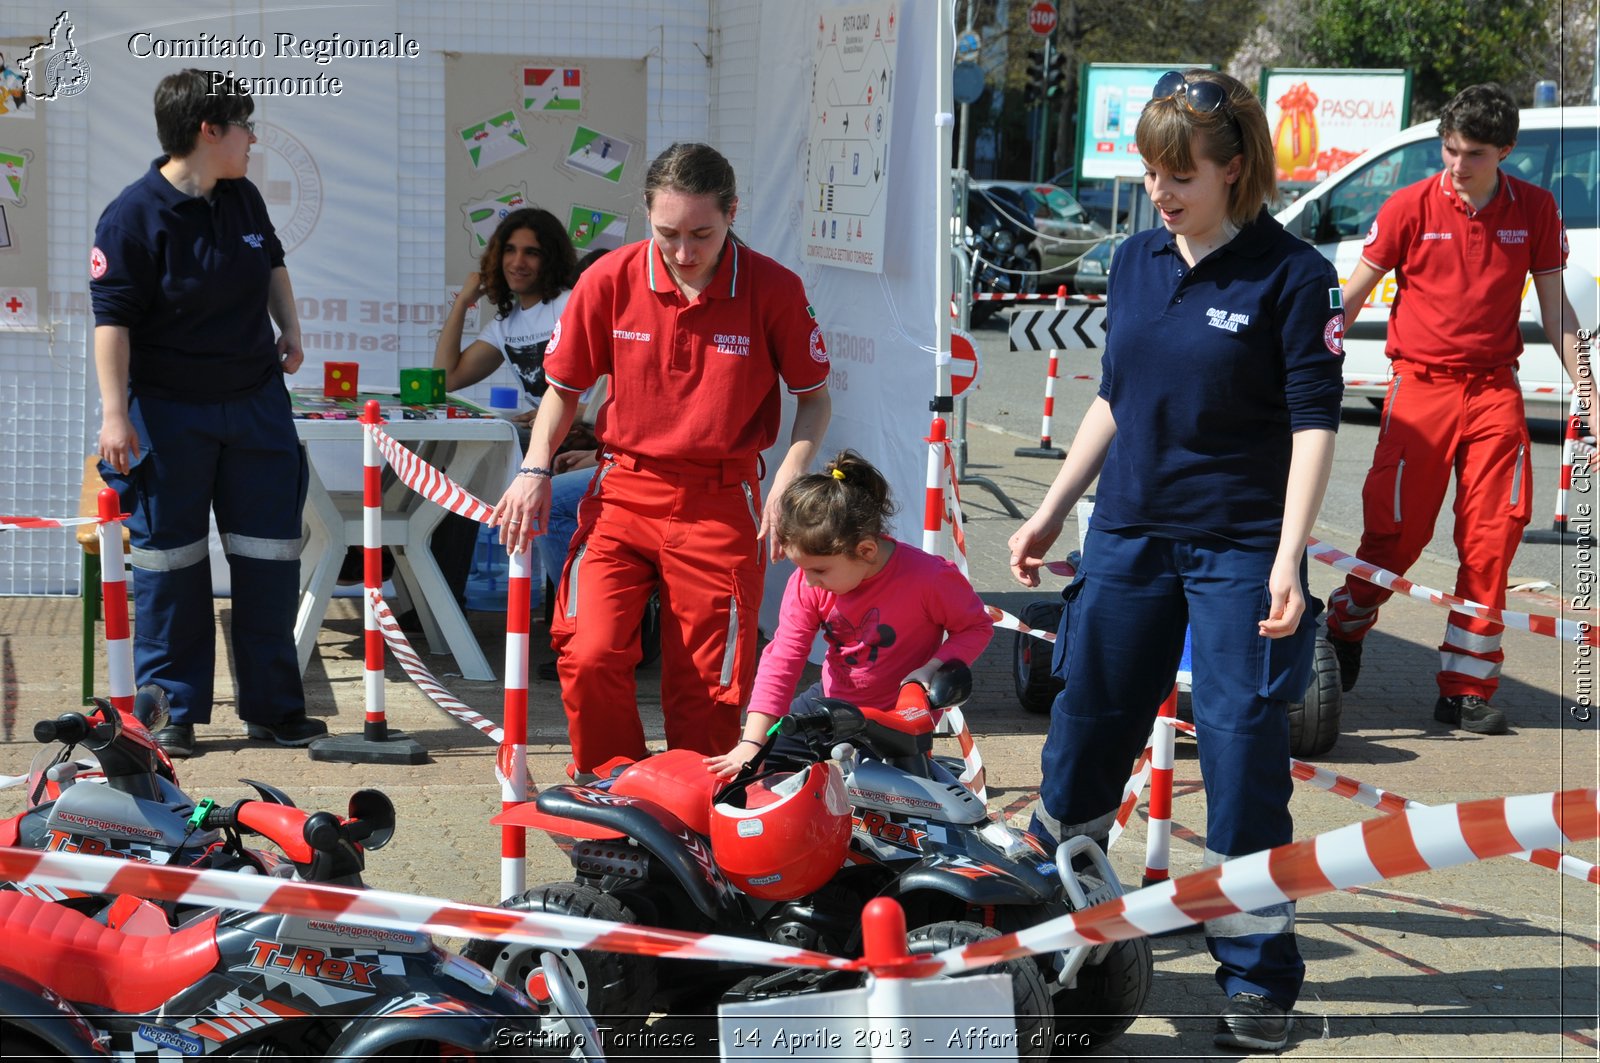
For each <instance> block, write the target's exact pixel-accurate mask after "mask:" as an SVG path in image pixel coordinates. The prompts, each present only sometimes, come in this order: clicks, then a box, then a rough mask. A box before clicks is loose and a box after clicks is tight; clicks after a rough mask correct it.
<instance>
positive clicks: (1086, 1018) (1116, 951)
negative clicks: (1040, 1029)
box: [1055, 937, 1155, 1056]
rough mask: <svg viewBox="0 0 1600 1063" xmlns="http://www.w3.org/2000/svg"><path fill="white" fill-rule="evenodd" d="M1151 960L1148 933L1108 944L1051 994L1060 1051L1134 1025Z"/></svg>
mask: <svg viewBox="0 0 1600 1063" xmlns="http://www.w3.org/2000/svg"><path fill="white" fill-rule="evenodd" d="M1154 970H1155V959H1154V957H1153V956H1152V954H1151V952H1150V939H1149V938H1147V937H1141V938H1128V939H1126V940H1123V941H1119V942H1117V943H1116V944H1114V945H1112V946H1111V951H1110V952H1108V953H1106V958H1105V959H1103V960H1101V961H1100V962H1099V963H1095V964H1089V965H1087V966H1085V967H1084V968H1083V969H1082V970H1081V971H1079V972H1078V984H1077V985H1076V986H1074V987H1073V988H1071V989H1068V990H1065V991H1064V992H1061V993H1059V994H1057V995H1056V999H1055V1007H1056V1045H1057V1047H1058V1049H1059V1050H1060V1051H1059V1053H1058V1054H1059V1055H1063V1056H1065V1055H1076V1054H1078V1053H1080V1052H1082V1051H1084V1050H1085V1049H1091V1048H1098V1047H1100V1046H1101V1045H1103V1044H1106V1043H1108V1042H1109V1041H1111V1040H1113V1039H1115V1038H1116V1037H1118V1036H1119V1035H1121V1034H1122V1033H1123V1031H1125V1030H1127V1028H1128V1027H1130V1026H1132V1025H1133V1020H1135V1019H1137V1018H1138V1017H1139V1013H1140V1011H1142V1010H1143V1008H1144V1002H1145V998H1146V997H1148V996H1149V995H1150V980H1151V978H1152V977H1154Z"/></svg>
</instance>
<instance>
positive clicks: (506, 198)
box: [461, 185, 529, 255]
mask: <svg viewBox="0 0 1600 1063" xmlns="http://www.w3.org/2000/svg"><path fill="white" fill-rule="evenodd" d="M528 205H529V203H528V186H527V185H523V186H521V187H519V188H512V189H508V190H506V191H503V192H491V193H489V197H488V198H487V199H480V200H477V201H476V202H473V203H468V204H466V205H465V206H463V207H462V208H461V223H462V224H463V225H464V226H466V229H467V233H468V234H469V236H470V238H471V243H472V253H473V254H474V255H476V254H479V253H480V252H482V251H483V249H484V248H486V247H488V246H489V238H490V237H491V236H493V235H494V230H495V227H496V226H497V225H499V224H500V222H501V221H502V220H503V219H504V218H505V216H506V215H507V214H510V213H511V212H512V211H514V210H521V209H522V208H523V207H526V206H528Z"/></svg>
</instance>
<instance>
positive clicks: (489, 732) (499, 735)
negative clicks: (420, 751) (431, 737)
mask: <svg viewBox="0 0 1600 1063" xmlns="http://www.w3.org/2000/svg"><path fill="white" fill-rule="evenodd" d="M368 593H369V595H370V597H371V600H372V607H373V611H374V612H375V613H376V614H377V617H378V630H379V631H381V632H382V633H383V641H384V643H385V644H386V645H387V646H388V647H389V652H390V653H392V654H394V659H395V662H396V663H397V664H399V665H400V667H401V669H402V670H403V671H404V672H405V673H406V676H407V677H408V678H409V679H410V680H411V681H412V682H413V683H415V684H416V685H417V689H419V690H421V691H422V692H423V693H424V694H426V695H428V698H429V700H431V701H432V702H433V703H434V704H435V705H437V706H439V708H441V709H443V710H444V711H445V712H447V713H449V714H450V715H451V716H454V717H455V718H456V719H458V720H460V721H461V722H462V723H464V724H466V725H467V726H468V727H471V728H474V729H476V730H478V731H481V732H483V734H484V735H485V736H486V737H487V738H488V739H489V741H491V742H494V743H497V744H498V743H499V742H500V741H501V740H502V739H503V738H504V737H505V735H504V732H502V731H501V730H500V728H499V726H498V725H497V724H496V723H495V722H494V721H493V720H490V719H488V718H487V717H485V716H480V715H479V714H478V713H476V712H473V711H472V710H471V709H470V708H468V707H467V705H466V703H464V702H462V701H461V700H460V699H459V698H457V697H456V696H455V695H454V694H452V693H450V691H448V690H446V689H445V686H444V684H443V683H441V682H439V680H437V679H435V678H434V676H433V673H432V672H430V671H428V667H427V665H425V664H423V663H422V657H421V656H420V655H419V654H418V653H417V651H416V649H415V648H414V647H413V646H412V645H411V640H410V639H407V638H406V635H405V632H404V631H402V630H401V629H400V622H399V621H397V620H396V619H395V618H394V613H393V612H392V611H391V610H390V609H389V603H388V602H386V601H384V600H383V594H382V592H381V591H380V592H376V593H373V592H368Z"/></svg>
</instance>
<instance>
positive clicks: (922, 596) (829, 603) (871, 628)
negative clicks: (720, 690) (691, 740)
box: [749, 540, 994, 716]
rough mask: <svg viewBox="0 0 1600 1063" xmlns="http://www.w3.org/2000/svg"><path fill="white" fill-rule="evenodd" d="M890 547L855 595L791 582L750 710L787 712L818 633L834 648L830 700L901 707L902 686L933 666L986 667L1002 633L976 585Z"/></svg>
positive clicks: (911, 551) (826, 688) (799, 576)
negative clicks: (981, 661)
mask: <svg viewBox="0 0 1600 1063" xmlns="http://www.w3.org/2000/svg"><path fill="white" fill-rule="evenodd" d="M889 541H891V542H894V553H893V555H892V556H890V558H889V562H888V564H886V565H884V566H883V569H882V570H881V571H879V572H878V573H877V574H876V575H874V576H872V577H870V578H868V579H865V580H863V581H862V582H861V585H860V586H858V587H857V588H856V589H855V590H853V591H851V592H849V593H848V594H833V593H832V592H830V591H825V590H822V589H820V588H818V587H808V586H806V580H805V573H803V572H800V571H799V570H796V571H795V573H794V574H793V575H792V576H790V577H789V583H788V586H786V587H785V588H784V591H783V604H782V605H781V606H780V607H779V609H778V631H777V634H776V635H774V636H773V639H772V641H771V642H770V643H769V644H768V645H767V648H766V651H765V652H764V653H763V654H762V655H761V667H760V668H759V669H758V670H757V672H756V682H755V690H754V691H753V693H752V694H751V697H750V710H749V711H751V712H761V713H766V714H767V715H768V716H783V715H785V714H787V713H788V711H789V702H790V700H791V699H792V698H793V697H794V695H795V693H796V691H795V685H796V684H797V683H798V682H799V680H800V674H801V672H802V671H803V670H804V668H805V664H806V655H807V654H808V653H809V652H810V650H811V642H812V639H813V638H814V637H815V635H816V633H817V632H818V631H819V630H820V631H821V632H822V634H823V637H824V638H825V639H826V640H827V643H828V652H827V656H826V657H825V659H824V660H823V664H822V692H823V694H825V695H826V696H828V697H832V698H840V699H842V700H844V701H848V702H851V703H852V704H856V705H865V706H868V707H871V708H880V709H888V708H893V707H894V703H895V698H896V697H897V696H898V695H899V693H900V682H901V680H903V679H904V678H905V677H906V676H907V675H909V674H910V673H912V672H914V671H916V670H917V669H918V668H921V667H922V666H923V665H925V664H927V663H928V661H929V660H930V659H931V658H933V657H938V658H939V659H940V660H943V661H950V660H959V661H964V662H966V663H967V664H969V665H970V664H972V663H973V662H974V661H976V660H977V659H978V655H979V654H981V653H982V652H983V650H984V647H986V646H988V645H989V639H990V638H991V637H993V635H994V625H993V623H992V622H991V621H990V619H989V615H988V614H987V613H986V612H984V608H983V602H982V601H981V600H979V598H978V595H977V593H976V592H975V591H973V589H972V584H970V583H968V582H967V578H966V577H965V576H963V575H962V574H961V570H960V569H958V568H956V566H955V565H953V564H951V563H950V562H949V561H946V560H945V559H944V558H941V557H934V556H933V555H931V554H926V553H923V552H922V551H921V550H918V549H917V548H916V547H914V546H907V545H906V544H905V543H902V542H899V541H895V540H889Z"/></svg>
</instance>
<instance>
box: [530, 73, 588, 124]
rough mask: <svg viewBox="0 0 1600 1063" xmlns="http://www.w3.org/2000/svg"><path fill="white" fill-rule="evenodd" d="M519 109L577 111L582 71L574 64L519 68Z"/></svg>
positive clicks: (581, 94)
mask: <svg viewBox="0 0 1600 1063" xmlns="http://www.w3.org/2000/svg"><path fill="white" fill-rule="evenodd" d="M522 109H523V110H524V111H531V112H535V113H560V114H576V113H578V112H579V111H581V110H583V70H582V68H581V67H575V66H525V67H523V68H522Z"/></svg>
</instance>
